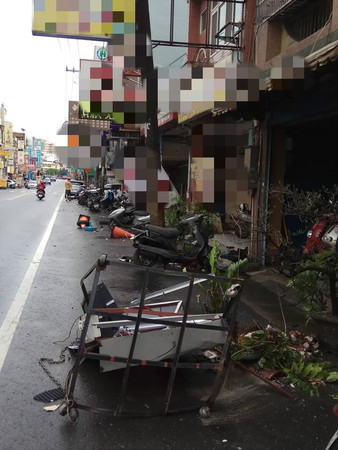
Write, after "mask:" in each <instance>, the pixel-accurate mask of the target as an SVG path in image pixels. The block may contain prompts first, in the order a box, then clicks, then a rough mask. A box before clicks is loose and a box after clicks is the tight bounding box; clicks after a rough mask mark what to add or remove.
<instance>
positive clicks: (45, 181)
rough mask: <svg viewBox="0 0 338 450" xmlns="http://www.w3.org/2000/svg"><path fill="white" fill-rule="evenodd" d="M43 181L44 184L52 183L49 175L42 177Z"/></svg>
mask: <svg viewBox="0 0 338 450" xmlns="http://www.w3.org/2000/svg"><path fill="white" fill-rule="evenodd" d="M43 182H44V183H45V184H52V183H51V181H50V178H49V177H45V178H44V179H43Z"/></svg>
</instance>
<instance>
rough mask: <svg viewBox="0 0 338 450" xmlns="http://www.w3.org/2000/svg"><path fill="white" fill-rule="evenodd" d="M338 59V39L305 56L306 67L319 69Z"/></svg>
mask: <svg viewBox="0 0 338 450" xmlns="http://www.w3.org/2000/svg"><path fill="white" fill-rule="evenodd" d="M337 59H338V40H337V41H335V42H333V43H332V44H329V45H326V46H325V47H323V48H321V49H320V50H317V51H316V52H314V53H312V54H311V55H310V56H308V57H307V58H305V64H306V67H308V68H310V69H311V70H318V69H320V68H321V67H323V66H326V65H327V64H328V63H330V62H334V61H336V60H337Z"/></svg>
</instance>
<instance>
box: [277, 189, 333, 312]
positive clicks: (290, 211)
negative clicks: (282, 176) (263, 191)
mask: <svg viewBox="0 0 338 450" xmlns="http://www.w3.org/2000/svg"><path fill="white" fill-rule="evenodd" d="M270 196H272V197H273V196H277V197H279V198H280V201H281V202H282V204H283V210H284V214H287V215H294V216H298V218H299V219H300V220H301V221H302V222H303V223H304V224H305V225H306V226H307V228H310V227H311V226H312V225H313V224H314V223H315V222H317V221H318V220H320V219H322V218H323V217H325V218H326V219H327V220H328V223H329V224H330V225H331V224H335V223H337V213H338V185H334V186H333V187H332V188H327V187H325V186H323V187H322V188H321V189H319V190H316V191H307V190H302V189H298V188H295V187H293V186H290V185H286V186H277V187H271V188H270ZM337 271H338V245H336V246H335V249H331V250H330V251H326V250H324V251H322V252H320V253H319V254H313V255H309V257H308V259H307V260H306V261H302V262H301V261H299V264H298V266H297V267H296V268H295V272H294V273H295V275H294V277H293V278H292V280H291V281H290V283H289V285H290V286H291V287H292V288H294V289H295V291H296V293H297V295H298V297H299V298H300V299H301V300H302V302H303V306H304V308H305V310H306V312H307V313H308V315H309V316H311V314H313V313H315V314H316V315H324V313H327V302H326V298H327V296H329V298H330V301H331V311H332V315H333V316H338V297H337V286H336V283H337V281H338V278H337Z"/></svg>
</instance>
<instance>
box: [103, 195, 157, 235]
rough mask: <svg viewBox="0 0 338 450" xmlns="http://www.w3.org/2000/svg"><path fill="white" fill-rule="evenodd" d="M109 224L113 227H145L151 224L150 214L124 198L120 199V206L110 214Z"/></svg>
mask: <svg viewBox="0 0 338 450" xmlns="http://www.w3.org/2000/svg"><path fill="white" fill-rule="evenodd" d="M108 224H109V227H110V228H111V229H113V228H114V227H115V226H118V227H121V228H139V229H140V228H142V229H143V227H144V226H145V225H147V224H150V214H149V213H148V212H147V211H138V210H136V207H135V205H133V204H132V203H128V202H127V200H126V199H123V200H120V206H119V207H118V208H116V209H114V210H113V211H112V212H111V213H110V214H109V216H108Z"/></svg>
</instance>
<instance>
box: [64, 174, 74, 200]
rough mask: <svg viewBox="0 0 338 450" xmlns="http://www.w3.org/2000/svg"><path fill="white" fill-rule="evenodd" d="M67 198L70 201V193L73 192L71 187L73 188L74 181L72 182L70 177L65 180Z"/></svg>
mask: <svg viewBox="0 0 338 450" xmlns="http://www.w3.org/2000/svg"><path fill="white" fill-rule="evenodd" d="M65 189H66V191H65V199H66V201H67V200H69V201H70V194H71V189H72V183H71V182H70V178H68V179H67V181H66V182H65Z"/></svg>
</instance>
